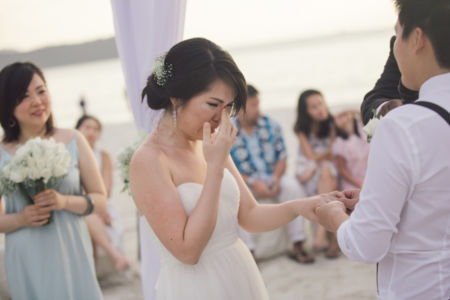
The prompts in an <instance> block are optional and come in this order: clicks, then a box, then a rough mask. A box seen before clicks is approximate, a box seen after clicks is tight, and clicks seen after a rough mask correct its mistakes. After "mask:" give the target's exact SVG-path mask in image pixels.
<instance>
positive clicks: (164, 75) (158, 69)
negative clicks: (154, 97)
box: [152, 54, 173, 86]
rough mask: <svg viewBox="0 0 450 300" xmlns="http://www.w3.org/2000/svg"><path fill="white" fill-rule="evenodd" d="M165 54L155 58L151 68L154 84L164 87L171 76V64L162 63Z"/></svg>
mask: <svg viewBox="0 0 450 300" xmlns="http://www.w3.org/2000/svg"><path fill="white" fill-rule="evenodd" d="M165 58H166V54H163V55H161V56H159V57H157V58H156V60H155V64H154V66H153V72H152V73H153V74H154V75H155V79H156V84H158V85H159V86H164V85H165V84H166V82H167V81H168V80H169V79H170V78H172V76H173V66H172V64H166V63H164V60H165Z"/></svg>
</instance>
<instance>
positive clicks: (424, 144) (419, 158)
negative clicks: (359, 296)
mask: <svg viewBox="0 0 450 300" xmlns="http://www.w3.org/2000/svg"><path fill="white" fill-rule="evenodd" d="M421 100H422V101H428V102H433V103H435V104H438V105H440V106H441V107H443V108H445V109H446V110H447V111H450V73H446V74H442V75H439V76H435V77H432V78H430V79H429V80H428V81H426V82H425V83H424V84H423V85H422V87H421V89H420V93H419V99H418V101H421ZM337 236H338V241H339V246H340V247H341V249H342V252H343V253H344V254H345V255H346V256H347V257H349V258H350V259H354V260H359V261H363V262H366V263H376V262H379V265H378V279H377V282H378V299H383V300H386V299H389V300H403V299H405V300H406V299H408V300H410V299H427V300H433V299H439V300H448V299H450V126H449V125H448V124H447V123H446V122H445V121H444V119H443V118H441V117H440V116H439V115H438V114H437V113H435V112H434V111H432V110H430V109H428V108H424V107H420V106H418V105H404V106H402V107H399V108H397V109H395V110H393V111H392V112H390V113H389V114H388V115H387V116H386V117H385V118H383V119H382V120H381V122H380V123H379V125H378V127H377V129H376V132H375V135H374V137H373V139H372V142H371V149H370V156H369V164H368V172H367V175H366V178H365V181H364V185H363V189H362V191H361V195H360V201H359V203H358V204H357V206H356V208H355V210H354V212H353V214H352V216H351V218H350V219H349V220H347V221H346V222H344V223H343V224H342V225H341V226H340V228H339V230H338V233H337Z"/></svg>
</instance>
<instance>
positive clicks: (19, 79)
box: [0, 62, 54, 143]
mask: <svg viewBox="0 0 450 300" xmlns="http://www.w3.org/2000/svg"><path fill="white" fill-rule="evenodd" d="M34 74H37V75H38V76H39V77H40V78H41V79H42V81H43V82H44V84H46V81H45V77H44V74H43V73H42V71H41V69H39V68H38V67H37V66H36V65H34V64H33V63H31V62H16V63H13V64H10V65H8V66H6V67H4V68H3V69H2V70H1V71H0V108H1V109H0V124H1V126H2V128H3V131H4V136H3V139H2V141H3V142H5V143H9V142H14V141H17V140H18V139H19V136H20V126H19V122H18V121H17V119H16V118H15V117H14V110H15V109H16V107H17V106H18V105H19V104H20V103H21V102H22V100H23V99H24V98H25V95H26V93H27V89H28V86H29V85H30V82H31V80H32V79H33V75H34ZM53 130H54V125H53V116H52V114H50V116H49V118H48V120H47V122H46V123H45V134H50V133H52V132H53Z"/></svg>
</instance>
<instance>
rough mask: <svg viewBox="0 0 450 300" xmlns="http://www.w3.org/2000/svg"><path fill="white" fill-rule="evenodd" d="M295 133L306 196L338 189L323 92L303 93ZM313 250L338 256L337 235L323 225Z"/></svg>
mask: <svg viewBox="0 0 450 300" xmlns="http://www.w3.org/2000/svg"><path fill="white" fill-rule="evenodd" d="M294 132H295V134H296V135H297V137H298V139H299V144H300V147H299V156H298V161H297V170H296V175H297V179H298V181H299V182H300V183H301V184H303V186H304V188H305V191H306V193H307V195H308V196H312V195H316V194H322V193H328V192H331V191H334V190H336V189H337V186H338V178H337V176H338V172H337V169H336V167H335V165H334V163H333V156H332V154H331V147H332V145H333V142H334V140H335V138H336V128H335V124H334V120H333V116H332V115H331V114H330V112H329V110H328V107H327V104H326V102H325V100H324V97H323V95H322V93H321V92H319V91H317V90H312V89H310V90H305V91H303V92H302V93H301V94H300V97H299V99H298V105H297V119H296V122H295V125H294ZM327 240H328V244H327ZM313 249H314V250H315V252H321V251H326V253H325V256H326V257H327V258H336V257H338V256H339V246H338V244H337V240H336V235H335V234H334V233H330V232H329V233H327V232H326V231H325V229H324V228H323V227H322V226H318V227H317V230H316V234H315V239H314V246H313Z"/></svg>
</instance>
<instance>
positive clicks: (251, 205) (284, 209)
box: [227, 158, 338, 232]
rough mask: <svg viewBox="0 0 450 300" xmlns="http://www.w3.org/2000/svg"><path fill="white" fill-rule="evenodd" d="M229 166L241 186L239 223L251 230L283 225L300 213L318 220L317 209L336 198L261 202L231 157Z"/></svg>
mask: <svg viewBox="0 0 450 300" xmlns="http://www.w3.org/2000/svg"><path fill="white" fill-rule="evenodd" d="M227 168H228V169H229V170H230V172H231V174H233V177H234V178H235V179H236V182H237V184H238V186H239V191H240V200H241V201H240V204H239V214H238V221H239V225H240V226H241V227H242V228H244V229H245V230H246V231H249V232H265V231H271V230H274V229H277V228H278V227H281V226H283V225H285V224H287V223H289V222H290V221H292V220H293V219H295V218H296V217H298V216H299V215H302V216H304V217H305V218H308V219H309V220H312V221H317V217H316V214H315V209H316V208H317V207H318V206H319V205H323V204H325V203H327V202H328V201H330V200H336V197H335V196H334V195H338V194H333V193H331V194H327V195H317V196H313V197H308V198H303V199H293V200H291V201H287V202H283V203H280V204H259V203H258V202H257V201H256V199H255V198H254V197H253V195H252V193H251V192H250V190H249V189H248V187H247V185H246V184H245V182H244V180H243V179H242V177H241V175H240V173H239V171H238V170H237V168H236V166H235V165H234V163H233V161H232V160H231V158H230V159H229V160H228V162H227Z"/></svg>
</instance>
